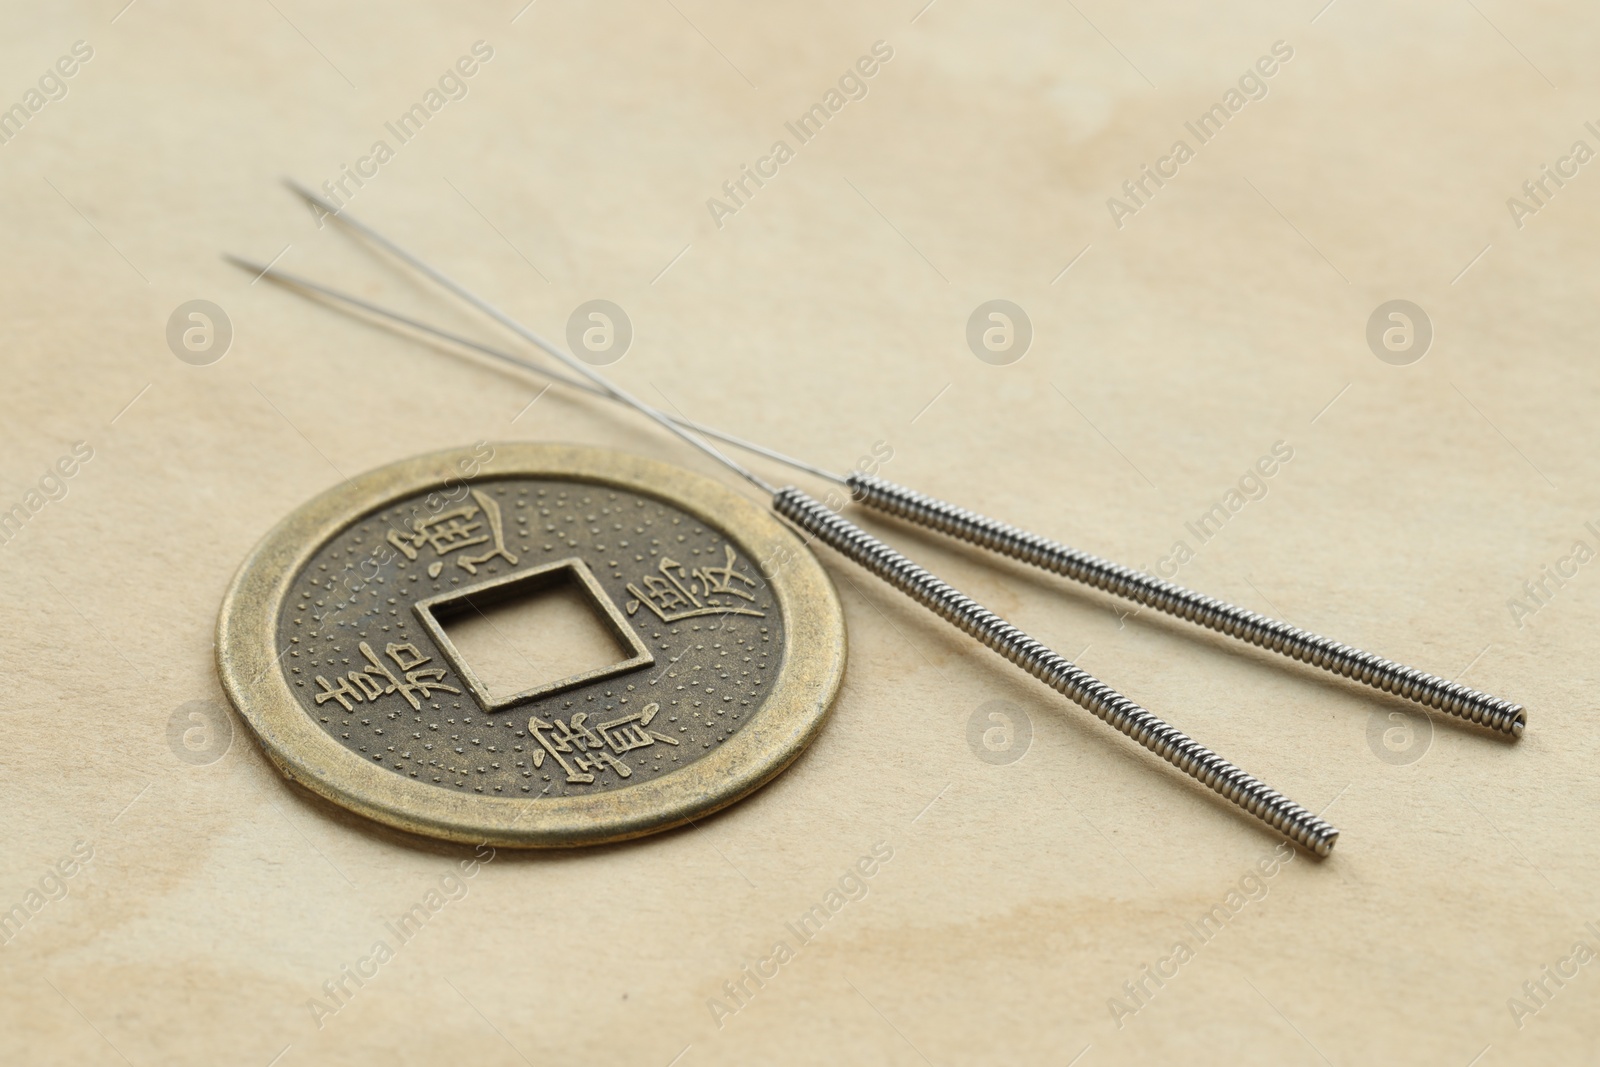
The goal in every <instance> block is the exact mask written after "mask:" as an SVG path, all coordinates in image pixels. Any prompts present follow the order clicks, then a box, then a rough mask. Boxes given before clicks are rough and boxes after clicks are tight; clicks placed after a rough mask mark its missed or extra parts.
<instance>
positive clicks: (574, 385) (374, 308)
mask: <svg viewBox="0 0 1600 1067" xmlns="http://www.w3.org/2000/svg"><path fill="white" fill-rule="evenodd" d="M222 258H223V259H226V260H227V261H228V262H229V263H232V264H234V265H235V266H237V267H240V268H242V269H244V270H246V271H248V272H249V273H251V274H253V275H255V276H256V277H258V278H266V279H267V280H268V281H271V282H277V283H278V284H279V285H284V286H288V287H289V288H292V289H302V290H304V291H306V292H309V293H315V294H317V295H318V296H321V297H325V298H327V299H329V300H333V301H337V302H339V303H342V304H347V305H349V306H350V307H354V308H359V309H361V310H362V311H365V312H367V313H368V314H369V315H375V316H377V317H378V318H383V319H388V320H390V321H391V322H397V323H399V324H401V325H402V326H405V327H407V328H408V329H411V330H415V331H416V332H418V333H422V334H427V335H428V336H430V337H437V338H438V339H439V340H441V341H448V342H450V343H451V344H453V345H457V346H459V347H461V348H466V349H470V350H471V351H473V352H477V353H479V354H480V355H485V356H489V357H491V358H493V359H498V360H500V361H501V362H502V363H507V364H510V365H511V366H513V367H518V368H520V369H522V370H525V371H528V372H530V373H532V374H537V375H539V376H540V377H541V378H546V379H548V380H550V381H553V382H560V383H561V384H562V385H565V386H567V387H568V388H571V389H577V390H578V391H580V392H584V393H588V394H589V395H590V396H597V397H600V398H601V399H603V400H610V401H612V402H613V403H615V402H617V398H616V397H615V396H613V395H612V394H611V393H609V392H608V391H606V390H604V389H602V388H600V387H599V386H597V385H594V384H593V383H591V382H587V381H585V380H584V379H582V378H575V377H573V376H572V375H570V374H566V373H563V372H562V371H558V370H552V369H551V368H549V367H543V366H540V365H539V364H537V363H535V362H534V361H533V360H531V359H525V358H524V357H522V356H519V355H516V354H515V353H512V352H507V351H506V350H505V349H503V348H496V347H494V346H493V345H486V344H484V343H483V342H482V341H477V340H474V339H473V338H471V337H468V336H466V335H465V334H460V333H456V332H455V331H454V330H447V329H445V328H444V327H442V326H435V325H433V324H432V323H428V322H423V321H422V320H420V319H414V318H412V317H411V316H409V315H405V314H402V313H401V312H398V311H396V310H394V309H393V308H387V307H384V306H383V305H382V304H375V303H373V302H372V301H370V300H365V299H363V298H361V297H359V296H356V295H354V294H353V293H347V292H344V291H343V290H341V289H335V288H334V287H333V286H331V285H325V284H323V283H322V282H317V281H312V280H311V279H310V278H307V277H304V276H303V275H299V274H293V273H290V272H289V271H286V270H280V269H279V268H277V267H271V266H268V265H266V264H264V263H257V262H255V261H254V260H249V259H245V258H244V257H243V256H235V255H231V254H225V255H224V256H223V257H222ZM660 414H661V415H662V416H663V417H665V418H667V419H670V420H671V421H673V422H675V423H677V424H678V425H679V426H682V427H684V428H685V429H688V430H693V431H694V432H695V433H698V434H704V435H705V436H706V437H712V438H715V439H716V440H718V441H721V442H723V443H724V444H728V445H732V446H733V447H735V448H739V449H743V450H744V451H746V452H749V453H751V454H753V455H757V456H764V457H766V458H767V459H770V460H773V461H774V462H777V463H782V464H784V465H785V466H788V467H793V468H794V469H796V470H801V471H805V472H806V473H807V474H814V475H816V476H817V477H818V478H824V479H827V480H828V481H830V482H834V483H836V484H838V485H847V484H849V483H848V482H847V481H846V479H845V478H844V476H843V475H840V474H835V473H833V472H832V471H829V470H823V469H822V468H821V467H818V466H814V465H813V464H810V463H807V462H806V461H805V460H802V459H796V458H795V457H794V456H791V455H787V454H785V453H783V452H779V451H778V450H777V449H773V448H768V447H767V446H766V445H761V444H757V443H756V442H754V441H750V440H746V439H745V438H743V437H737V436H735V435H733V434H731V433H727V432H725V431H723V430H719V429H717V428H716V427H715V426H707V425H706V424H705V423H703V422H695V421H694V420H693V419H685V418H682V417H680V416H677V415H673V414H671V413H669V412H664V411H663V412H660Z"/></svg>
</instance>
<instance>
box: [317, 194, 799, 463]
mask: <svg viewBox="0 0 1600 1067" xmlns="http://www.w3.org/2000/svg"><path fill="white" fill-rule="evenodd" d="M287 184H288V186H289V188H290V189H291V190H293V191H294V192H295V193H296V194H297V195H299V196H301V197H303V198H304V199H305V200H306V201H307V202H308V203H311V204H314V205H316V206H317V207H318V208H320V209H321V210H323V211H325V212H327V213H328V214H329V215H330V216H332V217H333V218H335V219H337V220H338V221H339V222H341V223H343V224H344V225H346V226H349V227H350V228H351V229H353V230H355V231H356V232H357V233H359V234H361V235H362V236H363V237H365V238H367V240H369V241H371V242H373V243H374V244H376V245H378V246H379V247H381V248H383V249H385V250H387V251H388V252H390V253H391V254H393V255H395V256H398V257H399V258H400V259H402V260H404V261H405V262H407V263H409V264H411V266H412V267H413V268H414V269H416V270H417V271H419V272H421V273H422V274H423V275H424V276H426V277H427V278H429V279H431V280H432V281H434V282H435V283H436V284H438V285H439V286H441V287H442V288H444V289H447V290H449V291H450V292H452V293H454V294H455V295H456V296H457V297H459V298H461V299H462V300H464V301H466V302H467V303H468V304H471V305H472V306H473V307H475V308H477V309H478V310H479V311H481V312H483V313H484V314H485V315H487V316H489V317H490V318H491V319H494V320H495V321H496V322H498V323H499V324H500V325H502V326H504V327H505V328H506V329H508V330H510V331H511V332H512V333H514V334H516V335H517V336H518V337H521V338H522V339H523V340H524V341H527V342H528V343H530V344H533V345H537V346H538V347H539V348H542V349H543V350H544V351H546V352H548V353H549V354H550V355H552V356H554V357H555V358H556V359H558V360H560V361H561V362H562V363H564V364H566V365H567V366H568V367H569V368H571V369H572V370H575V371H577V372H578V373H579V374H581V375H583V376H584V377H585V378H587V379H589V380H590V381H591V382H593V383H594V384H595V385H597V386H599V387H600V388H601V389H603V390H605V391H606V392H607V393H608V394H610V395H611V396H613V397H615V398H616V399H618V400H620V401H622V402H623V403H625V404H627V405H628V406H629V407H631V408H633V409H634V410H635V411H637V412H639V414H641V415H643V416H645V418H648V419H652V420H654V421H655V422H657V423H659V424H660V425H661V426H663V427H665V428H666V430H667V431H668V432H669V433H671V434H673V435H675V436H677V437H681V438H682V439H683V440H685V441H687V442H689V443H690V444H691V445H693V446H694V447H696V448H698V449H699V450H700V451H702V452H704V453H705V454H706V455H708V456H710V457H711V458H712V459H715V460H716V461H717V462H719V463H721V464H722V465H723V466H725V467H727V468H728V469H729V470H731V471H733V472H734V473H735V474H737V475H739V477H741V478H743V479H744V480H745V481H747V482H749V483H750V484H751V485H754V486H755V487H756V488H757V489H760V490H761V491H762V492H765V493H767V494H768V495H771V494H772V493H775V492H777V490H776V489H775V488H773V486H772V484H771V483H770V482H767V481H766V480H764V479H762V478H760V477H758V476H757V475H755V474H754V473H752V472H751V471H750V470H749V469H748V468H746V467H744V466H743V465H741V464H739V463H736V462H734V461H733V460H731V459H729V458H728V457H727V455H725V454H724V453H723V452H722V450H721V449H719V448H717V446H716V445H713V444H711V443H710V442H709V441H707V440H705V439H704V438H703V437H699V436H697V435H695V434H693V433H691V432H689V431H688V430H686V429H684V428H683V427H682V426H679V425H677V424H676V423H674V422H673V421H672V420H671V419H669V418H667V417H666V415H664V414H662V413H661V412H659V411H657V410H656V409H655V408H653V407H651V406H650V405H649V404H646V403H644V402H643V401H641V400H639V399H637V398H635V397H634V395H633V394H632V393H629V392H627V391H626V390H624V389H623V388H622V387H621V386H619V385H615V384H613V383H612V382H611V380H610V379H609V378H607V377H606V376H605V375H603V374H601V373H599V372H598V371H596V370H594V369H593V368H592V367H590V366H588V365H587V364H585V363H584V362H582V361H581V360H579V359H577V358H576V357H574V356H572V355H570V354H568V353H567V352H566V351H564V350H563V349H561V348H559V347H557V346H556V345H553V344H551V343H550V342H549V341H546V340H545V339H544V338H543V337H541V336H540V335H539V334H537V333H535V332H534V331H533V330H531V329H529V328H528V327H526V326H524V325H523V324H522V323H520V322H518V321H517V320H516V319H514V318H512V317H511V316H510V315H507V314H506V313H505V312H504V311H501V310H500V309H499V308H497V307H495V306H494V305H493V304H491V303H489V301H487V300H485V299H484V298H483V297H481V296H479V295H478V294H476V293H474V292H472V291H471V290H470V289H468V288H466V286H464V285H461V284H460V283H458V282H457V281H456V280H455V279H453V278H451V277H450V276H449V275H447V274H445V273H444V272H443V271H440V270H438V269H437V268H435V267H433V266H432V265H431V264H429V263H427V262H426V261H424V260H422V259H420V258H418V257H417V256H415V255H412V254H411V253H410V252H408V251H406V250H405V249H404V248H402V247H400V246H399V245H397V244H395V243H394V242H393V241H391V240H390V239H389V238H387V237H385V236H384V235H383V234H381V233H379V232H378V231H377V230H374V229H373V228H372V227H370V226H368V225H367V224H366V223H364V222H362V221H361V220H359V219H357V218H355V217H354V216H353V215H351V214H350V213H349V212H348V211H345V210H343V209H342V208H339V207H335V206H334V205H332V204H330V203H328V202H327V201H326V200H324V199H322V197H320V196H318V195H317V194H316V193H314V192H312V191H311V190H310V189H307V188H306V187H305V186H303V185H301V184H299V183H298V182H294V181H289V182H287Z"/></svg>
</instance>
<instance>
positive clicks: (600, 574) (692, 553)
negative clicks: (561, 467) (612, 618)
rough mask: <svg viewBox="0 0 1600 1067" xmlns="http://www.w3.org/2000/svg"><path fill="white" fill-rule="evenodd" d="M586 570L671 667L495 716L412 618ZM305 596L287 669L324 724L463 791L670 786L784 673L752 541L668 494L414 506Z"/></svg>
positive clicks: (310, 568)
mask: <svg viewBox="0 0 1600 1067" xmlns="http://www.w3.org/2000/svg"><path fill="white" fill-rule="evenodd" d="M491 520H492V521H491ZM496 529H498V531H499V534H498V536H496V535H495V530H496ZM573 556H576V557H578V558H581V559H582V560H584V562H585V563H587V564H588V566H589V568H590V570H591V571H592V572H593V573H594V576H595V577H596V579H598V581H599V582H600V584H601V586H602V587H603V588H604V589H605V592H606V593H607V595H608V596H610V597H611V599H612V602H613V603H614V604H615V605H616V606H617V607H618V608H619V609H621V610H622V612H623V614H624V616H625V617H626V618H627V620H628V623H629V624H630V625H632V626H633V628H634V630H635V632H636V633H637V634H638V636H639V637H640V638H641V639H642V640H643V641H644V642H645V644H646V645H647V646H648V647H649V649H650V651H651V653H652V654H653V656H654V658H655V663H654V665H653V666H648V667H643V668H640V669H638V670H636V671H633V672H631V673H628V674H622V675H615V676H612V677H608V678H604V679H602V680H600V681H596V682H592V683H588V684H580V685H578V686H576V687H574V688H569V689H565V690H563V691H560V692H556V693H553V694H550V695H547V696H544V697H540V698H537V699H533V700H529V701H527V702H525V703H522V704H518V705H516V706H515V707H513V708H510V709H507V710H503V711H499V712H495V713H493V714H489V713H486V712H485V711H483V709H482V708H481V707H480V706H479V705H478V703H477V701H476V700H475V698H474V697H473V695H472V693H471V691H470V689H469V688H468V687H467V685H466V684H465V683H464V681H463V679H462V678H461V677H460V676H459V674H458V673H457V672H456V671H455V669H454V668H453V666H452V665H451V663H450V662H449V660H448V659H447V657H446V656H445V655H444V654H443V653H442V651H441V650H440V648H439V647H438V646H437V644H435V642H434V641H433V640H432V638H431V637H430V635H429V632H428V630H427V629H426V628H425V627H424V626H423V625H422V623H421V622H420V621H419V619H418V617H417V615H416V613H415V612H414V611H413V607H412V606H413V605H414V604H415V603H416V602H417V601H419V600H422V599H425V598H428V597H433V596H437V595H440V594H443V593H449V592H450V591H452V590H455V589H460V588H464V587H470V586H472V585H474V584H475V583H477V582H480V581H484V580H487V579H490V578H495V577H502V576H505V575H508V574H514V573H517V572H519V571H521V570H525V569H531V568H534V567H539V566H543V565H545V564H548V563H551V562H554V561H556V560H560V559H566V558H570V557H573ZM291 588H292V591H291V595H290V596H289V597H287V598H286V599H285V600H284V603H283V607H282V614H281V616H280V618H279V620H278V626H277V631H278V637H279V645H278V647H279V648H287V650H288V651H287V654H286V655H284V656H283V657H282V658H281V660H280V661H279V662H280V663H281V664H282V666H283V669H284V671H285V672H286V675H287V678H288V681H289V683H290V686H291V687H292V689H293V692H294V693H295V695H296V696H297V697H298V698H299V700H300V703H301V706H302V707H303V708H304V709H305V711H306V713H307V714H308V715H309V716H310V717H311V718H312V719H313V720H314V721H316V722H318V723H320V724H321V726H322V728H323V729H324V730H325V731H326V732H327V733H328V734H329V736H331V737H333V738H334V739H335V740H336V741H338V742H339V743H340V744H342V745H344V746H345V747H346V748H349V749H350V750H351V751H353V752H357V753H359V754H361V755H362V756H364V757H366V758H368V759H370V760H372V761H373V762H375V763H377V764H378V765H380V766H383V767H387V768H389V769H390V770H392V771H394V772H395V773H396V774H399V775H404V776H406V777H408V778H412V779H416V780H417V781H420V782H431V783H433V784H435V785H437V786H438V787H439V788H441V789H446V790H454V791H457V792H464V793H475V794H484V795H490V796H493V795H500V796H508V797H509V796H524V795H534V796H551V797H558V796H573V795H584V794H590V793H594V792H596V791H602V790H608V789H616V788H618V787H621V786H627V785H631V784H635V783H638V782H641V781H649V780H651V779H653V778H656V777H658V776H661V775H664V774H669V773H671V772H672V771H674V770H677V769H678V768H680V767H683V766H684V765H686V764H688V763H690V762H692V761H694V760H695V759H697V758H698V757H700V756H702V755H704V754H706V753H707V752H709V751H711V750H712V749H714V748H715V746H717V745H718V744H720V743H721V742H723V741H725V740H727V738H728V737H730V736H731V735H732V734H733V733H734V732H735V731H737V730H738V729H739V728H740V727H741V726H742V725H744V723H745V722H747V721H748V719H749V717H750V716H751V715H752V714H753V713H754V712H755V711H756V709H758V708H759V707H760V706H761V704H762V702H763V700H764V699H765V697H766V695H767V691H768V688H769V685H770V680H771V678H772V676H773V674H774V673H775V672H776V670H777V669H778V668H779V667H780V666H781V665H782V660H783V650H784V629H783V620H782V619H781V618H780V613H779V610H778V607H777V604H776V602H775V599H774V597H773V595H772V592H771V590H770V589H769V588H768V586H767V584H766V583H765V582H764V581H763V580H762V578H761V576H760V573H759V571H758V570H757V568H756V566H755V565H754V562H753V561H752V560H750V559H749V558H748V557H747V555H746V554H745V553H744V552H743V551H741V550H740V548H739V546H737V545H734V544H730V543H729V542H728V540H727V539H726V538H725V537H724V536H723V535H722V534H720V533H719V532H718V531H716V530H714V529H710V528H708V527H707V526H706V525H705V524H703V523H701V522H700V521H698V520H697V519H695V518H693V517H692V516H690V515H688V514H687V513H685V512H682V511H680V510H678V509H677V508H675V507H673V506H672V505H670V504H667V503H665V502H663V501H661V500H658V499H656V498H654V497H649V496H644V495H642V494H635V493H631V492H628V491H625V490H617V489H613V488H611V487H608V486H595V485H587V484H584V483H581V482H571V481H564V480H555V479H532V478H508V479H489V480H484V481H480V482H475V483H473V485H472V486H471V487H470V490H469V488H468V487H467V486H465V485H464V484H458V485H457V487H456V489H455V493H454V496H453V498H452V496H451V495H450V494H448V493H446V492H442V491H440V492H433V493H425V494H418V495H416V496H414V497H410V498H406V499H403V500H401V501H399V502H397V503H395V504H393V505H391V506H389V507H386V508H384V509H382V510H380V511H378V512H376V513H374V514H371V515H368V516H366V517H365V518H363V519H361V520H360V521H358V522H356V523H355V524H354V525H352V526H350V527H348V528H347V529H345V530H344V531H343V532H342V533H340V534H339V535H338V536H337V537H334V538H332V539H331V540H330V541H329V542H328V543H326V544H324V545H323V546H322V547H321V548H320V549H319V550H318V552H317V553H316V555H315V556H313V557H312V559H311V561H310V562H309V563H308V564H307V565H306V567H305V568H304V569H303V570H302V571H301V573H300V574H299V575H298V576H297V577H296V579H295V581H294V584H293V586H292V587H291ZM651 705H655V709H654V710H653V711H648V710H647V709H650V706H651ZM641 713H644V714H648V715H649V716H650V717H649V719H648V720H647V722H645V723H644V724H641V721H640V720H641V718H642V717H643V715H642V714H641ZM619 720H630V721H624V722H622V723H621V725H613V724H617V723H618V721H619ZM530 722H536V723H548V724H549V726H548V727H543V726H533V727H532V728H530ZM673 741H675V742H676V744H673V743H671V742H673Z"/></svg>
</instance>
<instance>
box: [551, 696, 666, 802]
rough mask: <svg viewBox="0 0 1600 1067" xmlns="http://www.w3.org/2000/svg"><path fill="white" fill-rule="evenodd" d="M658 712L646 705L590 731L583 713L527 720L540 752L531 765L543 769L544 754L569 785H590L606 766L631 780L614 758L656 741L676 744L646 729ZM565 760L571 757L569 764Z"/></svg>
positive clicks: (625, 767)
mask: <svg viewBox="0 0 1600 1067" xmlns="http://www.w3.org/2000/svg"><path fill="white" fill-rule="evenodd" d="M660 710H661V705H659V704H655V703H650V704H646V705H645V706H644V707H642V708H640V709H639V710H638V711H635V712H633V713H631V714H629V715H624V716H623V717H622V718H620V719H613V720H611V721H610V722H603V723H599V724H597V725H596V726H595V728H594V729H592V730H591V729H590V728H589V726H588V722H589V713H588V712H585V711H579V712H574V713H573V715H572V717H571V718H570V719H568V720H567V721H566V722H562V721H561V720H560V719H556V720H555V721H554V722H547V721H545V720H544V719H541V718H539V717H538V716H537V715H536V716H534V717H533V718H531V719H529V720H528V732H529V733H531V734H533V736H534V739H535V740H537V741H538V742H539V745H540V748H541V749H542V751H537V752H534V753H533V765H534V766H535V767H543V766H544V758H545V753H549V754H550V756H551V758H552V759H554V760H555V761H556V762H557V763H559V764H560V765H561V769H562V770H564V771H566V772H567V781H568V782H569V783H573V784H578V785H591V784H593V782H594V776H595V772H597V771H603V770H605V769H606V768H608V767H609V768H610V769H611V770H613V771H616V772H617V777H618V778H631V777H633V768H632V767H630V766H628V764H626V763H625V762H623V761H622V760H621V759H619V758H618V757H620V756H622V755H624V754H625V753H628V752H632V751H633V750H634V749H636V748H648V747H650V746H651V745H653V744H655V743H656V742H658V741H660V742H663V743H665V744H668V745H673V746H676V745H677V744H678V742H677V741H675V740H673V739H672V738H670V737H668V736H667V735H666V734H662V733H657V732H656V731H654V730H651V729H649V726H650V722H651V720H652V719H654V718H655V717H656V713H657V712H659V711H660ZM608 750H609V751H608ZM567 757H571V761H570V762H569V761H568V758H567Z"/></svg>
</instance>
